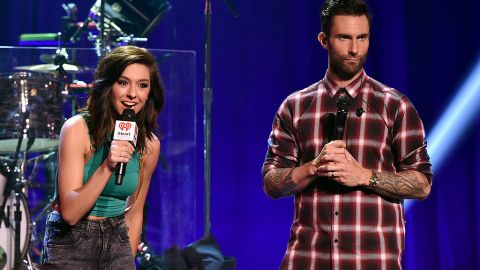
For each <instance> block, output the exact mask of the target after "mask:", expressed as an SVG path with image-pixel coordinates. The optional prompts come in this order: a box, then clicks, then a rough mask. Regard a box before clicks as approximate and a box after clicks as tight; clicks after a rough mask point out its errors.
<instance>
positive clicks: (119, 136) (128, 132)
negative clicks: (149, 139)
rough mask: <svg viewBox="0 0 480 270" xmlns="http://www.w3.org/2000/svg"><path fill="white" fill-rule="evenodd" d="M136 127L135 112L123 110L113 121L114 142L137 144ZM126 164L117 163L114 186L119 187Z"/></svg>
mask: <svg viewBox="0 0 480 270" xmlns="http://www.w3.org/2000/svg"><path fill="white" fill-rule="evenodd" d="M137 134H138V127H137V123H136V122H135V111H134V110H132V109H125V110H123V112H122V115H121V116H120V119H119V120H117V121H115V130H114V132H113V139H114V140H121V141H129V142H130V143H131V144H132V145H133V146H136V144H137ZM126 170H127V164H126V163H123V162H119V163H117V166H116V167H115V184H117V185H121V184H122V182H123V177H124V176H125V171H126Z"/></svg>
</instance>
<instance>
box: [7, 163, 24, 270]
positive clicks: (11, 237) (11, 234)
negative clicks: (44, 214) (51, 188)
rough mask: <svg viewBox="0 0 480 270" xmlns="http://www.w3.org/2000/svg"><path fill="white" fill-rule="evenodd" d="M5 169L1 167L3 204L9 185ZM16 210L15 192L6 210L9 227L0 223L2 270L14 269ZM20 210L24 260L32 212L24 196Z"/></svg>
mask: <svg viewBox="0 0 480 270" xmlns="http://www.w3.org/2000/svg"><path fill="white" fill-rule="evenodd" d="M5 168H6V166H4V165H3V164H2V165H1V166H0V189H1V191H2V193H1V195H2V202H1V203H3V188H5V185H6V183H7V175H6V173H5V172H6V170H5ZM1 203H0V204H1ZM15 209H16V206H15V192H11V194H10V196H9V197H8V198H7V204H6V205H5V210H4V213H5V217H6V219H5V220H7V221H8V226H7V224H5V221H2V222H0V254H3V255H4V257H3V258H1V262H0V270H3V269H5V270H9V269H13V266H14V262H15V218H14V217H15V216H14V214H15ZM0 210H1V209H0ZM20 210H21V211H22V220H21V222H20V251H21V252H22V258H23V257H24V256H25V254H26V252H27V249H28V242H29V241H30V237H29V236H30V226H29V223H30V212H29V211H28V205H27V200H26V199H25V196H24V195H23V194H21V196H20ZM2 266H3V267H2Z"/></svg>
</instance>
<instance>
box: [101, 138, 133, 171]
mask: <svg viewBox="0 0 480 270" xmlns="http://www.w3.org/2000/svg"><path fill="white" fill-rule="evenodd" d="M134 150H135V149H134V148H133V145H132V144H131V143H130V142H129V141H119V140H113V141H112V143H111V145H110V152H109V154H108V157H107V159H105V162H106V163H107V165H108V168H109V169H110V170H111V171H114V170H115V167H116V166H117V163H119V162H121V163H128V162H129V161H130V159H131V158H132V154H133V152H134Z"/></svg>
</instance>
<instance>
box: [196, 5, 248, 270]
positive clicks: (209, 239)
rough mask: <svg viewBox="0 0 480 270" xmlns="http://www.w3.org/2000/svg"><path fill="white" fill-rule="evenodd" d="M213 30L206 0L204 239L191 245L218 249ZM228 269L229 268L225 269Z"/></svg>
mask: <svg viewBox="0 0 480 270" xmlns="http://www.w3.org/2000/svg"><path fill="white" fill-rule="evenodd" d="M225 3H226V4H227V6H228V8H229V10H230V11H231V12H232V15H233V16H234V17H235V18H237V17H238V16H239V15H238V12H237V11H236V9H235V8H234V6H233V4H232V3H231V1H230V0H225ZM211 28H212V4H211V1H210V0H205V48H204V49H205V64H204V76H205V78H204V88H203V134H204V145H203V146H204V149H203V158H204V199H205V202H204V220H203V225H204V236H203V239H201V240H199V241H197V242H196V243H193V244H191V247H200V246H205V247H206V246H209V248H212V247H214V248H217V247H218V246H217V245H216V243H215V240H214V238H213V235H212V232H211V219H210V218H211V216H210V210H211V145H212V135H211V126H212V95H213V89H212V86H211V80H210V77H211V36H212V32H211ZM207 253H208V252H207ZM225 259H226V258H225ZM235 266H236V261H235V258H229V259H227V260H224V267H228V269H233V268H234V267H235ZM222 269H223V268H222ZM225 269H227V268H225Z"/></svg>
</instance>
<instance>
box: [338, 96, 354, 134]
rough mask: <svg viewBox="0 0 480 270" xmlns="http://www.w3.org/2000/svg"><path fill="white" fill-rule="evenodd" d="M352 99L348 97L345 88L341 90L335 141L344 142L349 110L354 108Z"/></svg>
mask: <svg viewBox="0 0 480 270" xmlns="http://www.w3.org/2000/svg"><path fill="white" fill-rule="evenodd" d="M352 101H353V100H352V98H351V97H349V96H348V94H347V90H346V89H345V88H341V89H340V95H339V96H338V98H337V108H338V111H337V115H336V117H335V136H334V140H343V133H344V131H345V123H346V121H347V114H348V109H350V107H351V106H352V103H353V102H352Z"/></svg>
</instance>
